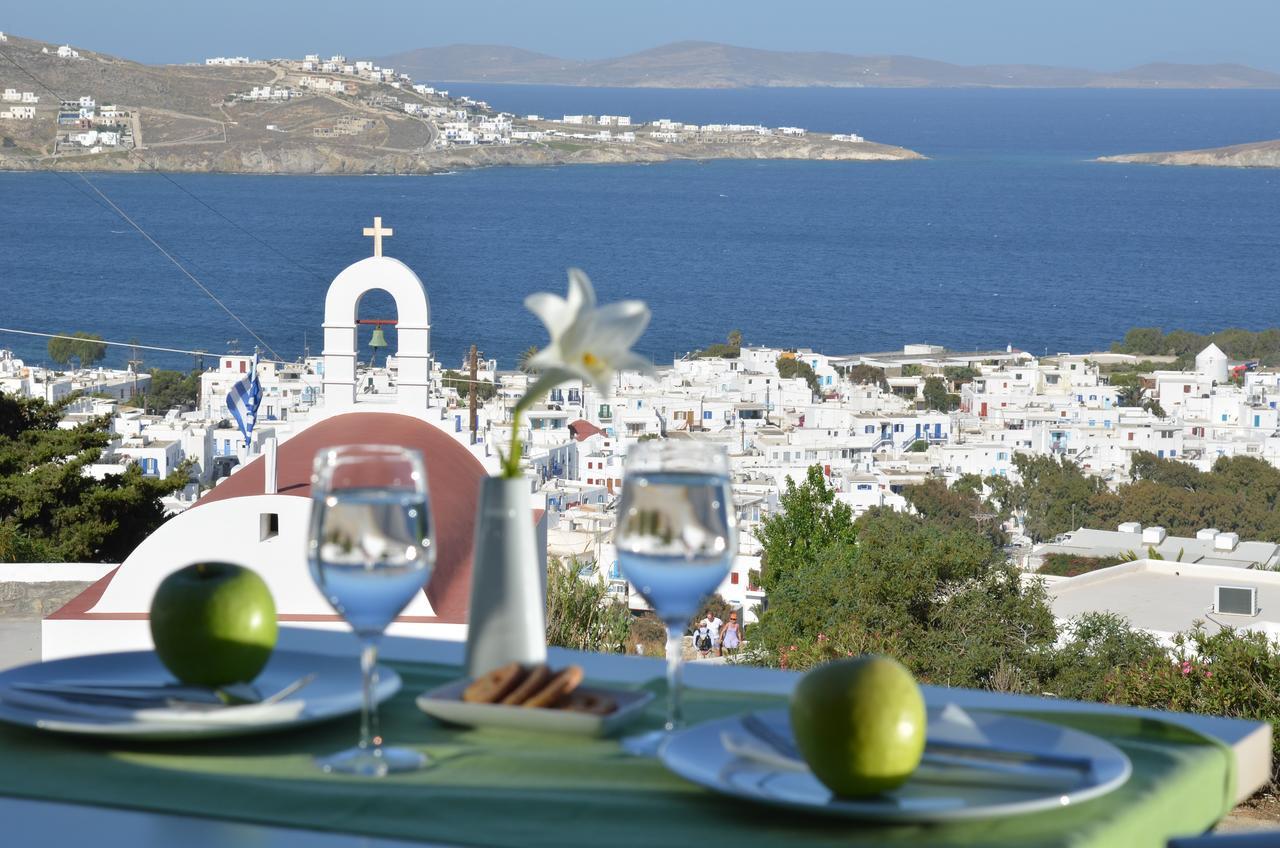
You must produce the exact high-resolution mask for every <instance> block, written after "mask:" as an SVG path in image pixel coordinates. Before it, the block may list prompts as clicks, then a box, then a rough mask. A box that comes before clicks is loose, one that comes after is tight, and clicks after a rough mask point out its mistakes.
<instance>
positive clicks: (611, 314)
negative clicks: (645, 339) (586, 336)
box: [594, 300, 650, 351]
mask: <svg viewBox="0 0 1280 848" xmlns="http://www.w3.org/2000/svg"><path fill="white" fill-rule="evenodd" d="M595 317H596V322H595V327H594V330H595V333H596V334H597V335H600V336H606V337H608V338H609V339H610V340H611V342H612V343H613V345H614V346H615V347H616V348H617V349H618V350H619V351H625V350H629V349H630V348H631V346H632V345H633V344H635V342H636V339H638V338H640V335H641V334H642V333H643V332H644V331H645V328H646V327H648V326H649V317H650V312H649V307H648V306H645V304H644V301H642V300H623V301H619V302H618V303H610V304H607V305H606V306H602V307H600V308H599V309H597V310H596V316H595Z"/></svg>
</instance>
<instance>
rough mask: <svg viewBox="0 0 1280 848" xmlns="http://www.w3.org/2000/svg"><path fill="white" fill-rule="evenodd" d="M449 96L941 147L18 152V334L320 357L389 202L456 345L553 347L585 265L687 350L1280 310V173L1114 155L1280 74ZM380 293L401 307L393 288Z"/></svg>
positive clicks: (8, 217)
mask: <svg viewBox="0 0 1280 848" xmlns="http://www.w3.org/2000/svg"><path fill="white" fill-rule="evenodd" d="M449 88H450V90H451V93H452V94H454V95H457V94H468V95H470V96H472V97H474V98H477V99H484V100H487V101H488V102H489V103H490V104H491V105H492V106H493V107H494V108H497V109H502V110H507V111H511V112H515V113H517V114H521V115H523V114H527V113H537V114H541V115H544V116H557V115H561V114H575V113H593V114H594V113H608V114H624V115H631V116H632V118H633V120H635V121H643V120H649V119H655V118H660V117H669V118H672V119H674V120H682V121H688V122H694V123H710V122H740V123H763V124H767V125H771V126H779V125H795V126H803V127H807V128H809V129H812V130H820V131H829V132H856V133H860V134H862V135H864V136H866V137H867V138H869V139H873V140H876V141H881V142H885V143H891V144H899V145H902V146H905V147H909V148H911V149H913V150H917V151H919V152H920V153H922V154H924V155H925V156H927V157H928V159H927V160H925V161H914V162H883V163H878V162H804V161H718V162H707V163H691V162H671V163H664V164H651V165H573V166H560V167H539V168H519V167H499V168H487V169H479V170H470V171H462V172H457V173H451V174H443V175H434V176H417V177H386V176H377V177H375V176H364V177H360V176H352V177H288V176H240V175H214V174H176V175H168V176H161V175H156V174H127V175H126V174H91V175H89V177H88V179H89V182H86V181H84V180H83V179H82V178H81V177H79V176H75V175H69V174H31V173H0V327H3V328H6V329H23V330H32V331H41V332H74V331H88V332H93V333H97V334H99V335H100V336H102V337H103V338H104V339H108V340H114V341H122V342H130V341H132V342H137V343H141V344H144V345H153V346H160V347H170V348H178V349H184V350H189V349H198V350H205V351H209V352H210V353H211V354H217V353H222V352H226V351H232V350H238V351H244V352H249V351H252V349H253V348H254V346H255V345H259V346H265V347H266V348H269V349H270V350H271V351H273V352H274V353H275V354H276V355H278V356H280V357H282V358H284V359H293V358H296V357H299V356H302V355H303V354H304V352H306V351H309V352H310V353H312V354H316V353H319V352H320V350H321V349H322V346H323V345H322V341H321V324H322V322H323V309H324V296H325V291H326V289H327V287H328V285H329V282H330V281H331V280H332V279H333V277H334V276H336V275H337V274H338V272H340V271H341V270H342V269H343V268H344V267H345V266H346V265H348V264H350V263H352V262H354V261H356V260H358V259H360V258H362V257H364V256H368V255H370V252H371V245H370V242H369V240H368V239H367V238H364V237H363V236H362V234H361V233H362V228H363V227H365V226H369V225H370V224H371V221H372V219H373V217H374V216H375V215H376V216H381V217H382V219H383V222H384V226H389V227H392V228H393V229H394V231H395V235H394V237H392V238H391V239H389V240H388V241H387V242H386V247H385V249H386V253H387V254H388V255H390V256H394V257H396V258H398V259H400V260H402V261H404V262H405V263H407V264H408V265H409V266H410V267H411V268H412V269H413V270H414V271H415V272H416V273H417V274H418V276H419V277H421V279H422V281H423V283H424V284H425V286H426V289H427V292H428V296H429V299H430V305H431V324H432V342H431V343H432V349H433V351H434V352H435V353H436V355H437V357H438V358H439V359H440V360H441V361H442V362H443V363H444V364H445V365H446V366H447V367H452V366H456V365H457V364H460V363H461V361H462V357H463V355H464V352H465V351H466V350H467V348H468V347H469V346H470V345H471V344H476V345H478V347H479V349H480V351H481V352H482V354H483V355H485V356H486V357H489V358H495V359H497V360H498V361H499V364H500V366H501V367H512V366H513V365H514V363H515V359H516V357H517V355H518V354H519V353H520V352H521V351H522V350H524V349H526V348H527V347H528V346H530V345H540V344H543V343H544V342H545V338H546V337H545V332H544V330H543V328H542V327H541V325H540V324H539V323H538V322H537V321H536V319H534V318H533V316H532V315H530V314H529V313H528V312H526V311H525V309H524V308H523V305H522V302H523V299H524V297H525V295H527V294H529V293H530V292H534V291H541V290H546V291H553V292H558V291H563V289H564V287H565V283H566V277H565V271H566V269H567V268H569V267H571V266H576V267H580V268H582V269H584V270H586V271H587V273H588V274H589V275H590V276H591V278H592V280H593V281H594V283H595V286H596V289H597V292H598V296H599V298H600V300H601V301H612V300H617V299H620V298H643V299H644V300H646V301H647V302H648V303H649V305H650V307H651V309H652V312H653V320H652V323H651V325H650V327H649V328H648V330H647V331H646V333H645V334H644V336H643V337H642V338H641V339H640V341H639V343H638V345H637V347H638V350H639V351H640V352H641V353H643V354H644V355H647V356H649V357H651V358H652V359H653V360H654V361H655V362H657V363H664V362H670V361H671V360H672V358H673V357H679V356H681V355H684V354H685V353H686V352H688V351H690V350H692V349H695V348H697V347H700V346H702V345H705V344H707V343H711V342H716V341H721V340H723V339H724V338H725V336H726V334H727V333H728V332H729V331H730V330H734V329H737V330H740V331H741V332H742V334H743V337H744V339H745V340H746V341H747V342H748V343H750V344H765V345H775V346H787V347H811V348H813V349H815V350H819V351H822V352H826V353H830V354H842V353H852V352H858V351H877V350H890V349H896V348H900V347H901V346H902V345H903V344H907V343H932V344H940V345H946V346H948V347H951V348H954V349H966V350H972V349H988V348H1005V347H1006V346H1007V345H1012V346H1013V347H1015V348H1020V349H1023V350H1028V351H1031V352H1032V353H1035V354H1044V353H1052V352H1060V351H1073V352H1086V351H1092V350H1097V349H1105V348H1107V347H1108V346H1110V345H1111V344H1112V343H1113V342H1115V341H1116V340H1118V339H1120V338H1122V337H1123V335H1124V333H1125V331H1126V330H1127V329H1129V328H1130V327H1134V326H1158V327H1162V328H1164V329H1166V330H1171V329H1174V328H1184V329H1188V330H1194V331H1199V332H1208V331H1213V330H1217V329H1221V328H1225V327H1233V326H1234V327H1245V328H1249V329H1254V330H1258V329H1263V328H1266V327H1270V326H1275V325H1278V324H1280V314H1278V313H1280V170H1265V169H1258V170H1239V169H1222V168H1171V167H1154V166H1142V165H1115V164H1100V163H1097V162H1094V161H1092V160H1093V159H1094V157H1097V156H1100V155H1106V154H1113V153H1125V152H1136V151H1149V150H1171V149H1183V148H1195V147H1209V146H1217V145H1226V144H1237V143H1243V142H1248V141H1256V140H1263V139H1272V138H1280V91H1161V90H1153V91H1134V90H947V89H911V90H894V89H776V88H771V89H742V90H708V91H699V90H677V91H670V90H653V89H583V88H565V87H548V86H512V85H465V84H454V85H451V86H449ZM98 191H100V192H101V193H102V194H101V195H99V194H98V193H97V192H98ZM104 196H105V198H109V200H110V203H111V204H114V205H115V206H116V207H118V210H119V211H117V210H116V209H113V208H111V206H109V205H108V202H107V200H106V199H104ZM121 213H123V214H126V215H128V216H129V217H130V218H132V219H133V220H134V221H136V222H137V224H138V225H139V226H141V227H142V228H143V229H144V230H145V231H146V232H147V234H148V235H149V236H150V238H151V239H153V240H154V243H153V242H152V241H149V240H148V239H147V238H145V237H143V236H142V235H140V234H139V233H138V232H137V230H135V229H134V228H133V227H131V226H130V225H129V224H128V223H127V222H126V221H125V220H124V219H123V218H122V217H121ZM161 248H163V250H164V251H167V252H168V253H169V254H170V255H172V256H173V257H174V258H176V259H177V260H178V261H179V262H180V263H181V264H182V265H183V266H185V267H186V268H187V269H188V270H189V271H190V273H191V274H192V275H193V276H194V277H195V278H196V280H198V281H199V283H198V284H197V282H195V281H193V280H192V279H190V278H188V277H187V276H185V275H184V274H183V273H182V272H181V271H180V270H179V269H178V268H177V267H176V266H175V265H174V264H173V263H172V262H171V261H170V260H169V259H168V258H166V256H165V254H164V253H162V251H161ZM219 304H221V305H219ZM224 307H225V308H224ZM360 312H361V317H364V318H392V317H394V309H393V306H392V303H391V301H390V298H389V297H386V296H385V295H383V294H381V293H376V292H375V293H372V294H370V295H369V296H367V297H366V298H365V299H364V301H363V302H362V304H361V308H360ZM233 316H234V317H233ZM391 341H392V345H393V346H394V334H391ZM0 347H8V348H11V349H13V350H14V351H15V352H16V353H17V355H19V356H20V357H22V358H24V359H26V360H28V361H29V362H34V363H39V362H43V361H45V360H46V359H47V356H46V352H45V350H46V342H45V340H43V339H40V338H34V337H24V336H18V335H13V334H10V333H7V332H0ZM128 355H129V351H128V350H126V349H121V348H116V349H113V350H112V352H111V355H110V357H109V359H108V362H109V363H110V364H114V365H117V366H118V365H121V364H122V363H123V362H124V361H125V359H126V358H127V357H128ZM142 358H143V360H144V366H143V367H169V368H190V367H192V364H193V361H194V360H193V357H191V356H188V355H186V354H179V353H163V352H155V351H143V352H142Z"/></svg>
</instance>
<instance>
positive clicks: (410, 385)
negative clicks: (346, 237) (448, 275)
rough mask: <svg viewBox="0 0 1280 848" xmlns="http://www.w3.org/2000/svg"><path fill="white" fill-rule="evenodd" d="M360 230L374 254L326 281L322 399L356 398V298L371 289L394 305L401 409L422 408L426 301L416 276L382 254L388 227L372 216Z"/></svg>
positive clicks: (346, 401)
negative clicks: (371, 243) (388, 297)
mask: <svg viewBox="0 0 1280 848" xmlns="http://www.w3.org/2000/svg"><path fill="white" fill-rule="evenodd" d="M373 221H374V224H373V227H372V228H369V227H366V228H365V231H364V234H365V235H366V236H372V237H373V240H374V255H373V256H370V257H369V258H367V259H362V260H360V261H359V262H356V263H355V264H353V265H349V266H347V267H346V268H345V269H343V271H342V273H340V274H338V276H337V277H335V278H334V280H333V282H332V283H331V284H330V285H329V293H328V295H327V296H326V297H325V302H324V403H325V406H326V407H330V408H342V407H347V406H353V405H354V404H355V402H356V359H357V353H358V351H357V335H356V327H357V324H356V319H357V317H358V310H359V307H360V299H361V298H363V297H364V296H365V295H366V294H368V293H369V292H371V291H374V290H375V289H380V290H382V291H385V292H386V293H387V294H389V295H391V298H392V300H394V301H395V304H396V338H397V342H398V345H397V348H396V365H397V370H398V373H397V379H396V388H397V392H398V397H399V401H400V405H401V406H402V407H404V408H405V409H406V410H422V409H426V407H427V401H428V392H429V385H428V377H429V374H430V367H431V365H430V356H431V353H430V352H431V346H430V341H431V306H430V303H429V302H428V300H427V290H426V288H425V287H424V286H423V285H422V281H421V280H419V279H418V275H417V274H415V273H413V271H412V270H410V269H409V266H408V265H405V264H404V263H403V262H401V261H400V260H398V259H392V258H391V257H389V256H383V255H382V239H383V237H384V236H391V235H392V230H390V229H386V228H383V226H382V219H381V218H374V219H373Z"/></svg>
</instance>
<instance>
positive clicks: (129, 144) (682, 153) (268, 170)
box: [0, 33, 922, 174]
mask: <svg viewBox="0 0 1280 848" xmlns="http://www.w3.org/2000/svg"><path fill="white" fill-rule="evenodd" d="M58 51H59V45H57V44H50V43H48V42H43V41H36V40H32V39H27V38H21V37H19V36H16V35H14V34H12V33H8V34H7V35H6V38H5V40H4V41H3V42H0V90H4V89H10V88H13V89H16V90H17V91H18V92H19V93H20V94H21V93H24V92H25V93H29V95H30V99H29V101H28V102H24V103H11V102H10V101H5V102H4V103H3V104H0V115H3V116H4V117H0V170H29V171H42V170H80V171H104V170H118V171H147V170H152V169H154V170H159V171H188V172H233V173H253V174H424V173H434V172H440V171H455V170H458V169H461V168H473V167H483V166H489V165H532V166H546V165H563V164H591V163H610V164H624V163H637V162H646V163H648V162H667V161H670V160H673V159H691V160H699V161H702V160H711V159H805V160H810V161H842V162H853V161H863V162H868V161H881V162H888V161H903V160H911V159H920V158H922V157H921V156H920V154H918V153H916V152H914V151H911V150H905V149H903V148H901V147H895V146H892V145H885V144H879V143H876V142H874V141H868V140H866V139H862V138H852V137H850V135H849V134H840V135H834V136H833V135H831V134H827V133H819V132H813V133H802V134H786V133H781V132H772V131H769V132H755V131H752V130H749V129H748V130H740V129H739V130H732V129H721V130H709V131H707V132H705V133H703V132H701V131H694V130H690V131H688V132H685V131H683V128H679V129H681V131H680V132H672V131H661V130H657V129H656V128H650V127H641V126H636V127H634V128H631V127H613V128H612V129H607V130H606V129H605V128H604V127H602V126H596V125H592V126H588V125H586V124H582V125H578V126H569V125H566V124H562V123H558V122H554V121H538V120H535V121H529V120H522V121H521V122H520V124H519V125H518V126H509V128H508V129H507V131H506V134H504V133H502V132H501V131H492V130H484V129H482V127H483V125H484V124H486V123H488V122H489V119H491V118H493V117H494V112H493V110H492V109H490V108H489V107H488V106H487V105H485V104H479V103H473V102H470V101H469V100H466V99H463V98H461V97H453V98H450V97H449V96H448V95H447V94H445V93H444V92H436V91H431V90H415V89H413V88H411V87H409V86H406V85H404V84H403V80H401V79H397V80H395V81H394V82H391V81H384V80H383V79H382V76H381V74H377V75H375V74H374V73H373V72H372V71H371V70H365V71H363V72H361V73H352V74H347V73H336V72H325V71H323V70H321V71H316V70H314V69H308V68H306V67H305V66H304V62H303V61H302V60H300V59H271V60H268V61H265V62H261V63H256V64H249V65H143V64H139V63H137V62H131V61H129V60H127V59H122V58H119V57H116V56H110V55H108V54H105V53H99V52H96V51H93V50H89V49H87V48H84V47H78V46H77V47H76V48H74V49H73V48H70V47H67V48H66V49H65V50H64V51H63V52H64V55H61V56H60V55H59V54H58ZM440 53H441V55H444V56H446V57H449V56H451V55H452V56H453V61H461V60H463V59H466V60H468V61H471V60H473V59H475V58H476V57H477V56H480V57H481V58H482V59H483V60H484V61H485V62H486V63H487V65H488V67H490V68H491V69H493V70H494V71H495V72H496V71H502V72H510V69H511V68H513V67H537V66H539V65H541V66H544V67H546V68H547V69H548V71H551V70H556V67H558V65H559V64H560V60H558V59H551V58H550V57H540V56H538V54H535V53H529V52H527V51H520V50H512V49H510V48H485V49H481V50H480V51H479V52H477V49H476V48H457V49H456V50H453V51H450V50H444V51H441V52H440ZM553 65H554V66H556V67H552V66H553ZM255 89H256V90H255ZM264 89H265V90H266V91H265V93H264V91H263V90H264ZM81 98H84V99H85V103H86V105H85V106H83V107H81V105H80V99H81ZM63 99H66V100H73V101H75V108H74V111H73V110H72V108H71V107H68V108H67V109H65V110H64V109H63V108H61V103H60V101H61V100H63ZM89 101H94V102H95V104H96V105H89ZM108 105H110V106H111V107H112V108H111V109H107V106H108ZM82 108H83V109H84V110H86V112H87V114H86V113H82V111H81V109H82ZM13 109H18V110H19V114H14V112H13V111H12V110H13ZM445 120H447V121H448V122H449V124H450V125H451V130H452V131H453V132H454V133H455V136H454V137H453V138H450V137H449V135H448V132H449V131H448V130H445V129H443V128H442V127H441V126H440V123H438V122H442V121H445ZM460 124H461V125H462V126H463V129H462V130H461V131H459V130H458V126H459V125H460ZM517 129H518V130H519V131H520V132H519V134H517V133H516V132H515V131H516V130H517ZM615 130H616V134H615ZM485 133H489V135H488V137H485ZM464 136H469V137H464Z"/></svg>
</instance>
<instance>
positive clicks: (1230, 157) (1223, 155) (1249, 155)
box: [1097, 139, 1280, 168]
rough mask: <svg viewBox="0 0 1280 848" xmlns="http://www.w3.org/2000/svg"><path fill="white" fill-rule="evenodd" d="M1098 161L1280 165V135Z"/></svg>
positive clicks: (1205, 165) (1195, 164) (1108, 157)
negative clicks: (1239, 142)
mask: <svg viewBox="0 0 1280 848" xmlns="http://www.w3.org/2000/svg"><path fill="white" fill-rule="evenodd" d="M1097 161H1099V162H1110V163H1120V164H1129V165H1181V166H1201V167H1211V168H1280V139H1277V140H1273V141H1257V142H1252V143H1250V144H1233V145H1228V146H1226V147H1208V148H1203V149H1199V150H1172V151H1167V152H1157V153H1123V154H1119V155H1116V156H1100V157H1098V159H1097Z"/></svg>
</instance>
